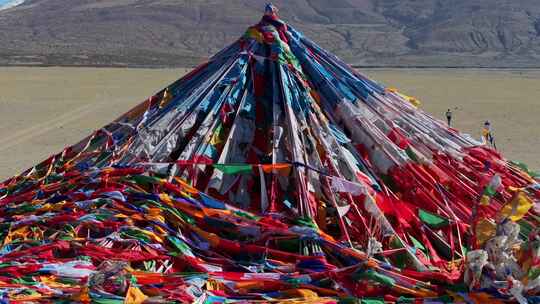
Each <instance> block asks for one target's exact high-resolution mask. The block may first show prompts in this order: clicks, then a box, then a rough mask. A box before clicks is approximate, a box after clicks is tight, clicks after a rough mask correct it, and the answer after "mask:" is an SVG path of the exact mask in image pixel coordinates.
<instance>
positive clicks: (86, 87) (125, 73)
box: [0, 67, 540, 180]
mask: <svg viewBox="0 0 540 304" xmlns="http://www.w3.org/2000/svg"><path fill="white" fill-rule="evenodd" d="M186 72H187V70H186V69H113V68H56V67H53V68H36V67H5V68H0V140H1V141H0V143H1V144H0V180H3V179H5V178H7V177H9V176H12V175H15V174H18V173H20V172H22V171H23V170H25V169H27V168H29V167H31V166H32V165H34V164H37V163H38V162H40V161H41V160H43V159H45V158H46V157H47V156H49V155H50V154H52V153H56V152H59V151H61V150H62V149H63V147H65V146H67V145H71V144H74V143H76V142H78V141H79V140H81V139H82V138H84V137H86V136H87V135H89V134H90V133H91V132H92V131H93V130H96V129H99V128H100V127H101V126H103V125H105V124H106V123H108V122H110V121H112V120H113V119H115V118H116V117H118V116H119V115H121V114H122V113H124V112H126V111H127V110H129V109H130V108H131V107H133V106H135V105H137V104H138V103H139V102H141V101H143V100H144V99H146V97H147V96H150V95H151V94H153V93H155V92H156V91H158V90H159V89H161V88H163V87H165V86H167V85H168V84H170V83H171V82H173V81H174V80H176V79H178V78H180V77H181V76H182V75H184V74H185V73H186ZM361 72H362V73H364V74H366V75H368V76H370V77H371V78H373V79H375V80H377V81H379V82H381V83H383V84H385V85H387V86H391V87H396V88H398V89H399V90H400V91H401V92H402V93H404V94H407V95H411V96H415V97H417V98H418V99H420V100H421V102H422V106H421V108H422V109H423V110H424V111H426V112H428V113H431V114H433V115H434V116H435V117H438V118H440V119H444V112H446V110H447V109H448V108H450V109H451V110H452V111H453V112H454V122H455V127H456V128H458V129H460V130H461V131H463V132H466V133H469V134H471V135H473V136H474V137H477V138H479V137H480V131H481V128H482V125H483V122H484V121H485V120H490V121H491V122H492V125H493V129H494V135H495V137H496V141H497V146H498V148H499V149H500V150H501V151H502V152H503V154H504V155H505V156H506V157H507V158H509V159H512V160H519V161H523V162H525V163H527V164H529V166H530V167H531V168H533V169H540V153H539V152H538V151H539V150H540V121H539V118H540V70H485V69H478V70H476V69H367V70H361Z"/></svg>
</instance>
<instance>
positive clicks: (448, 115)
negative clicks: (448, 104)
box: [446, 109, 452, 127]
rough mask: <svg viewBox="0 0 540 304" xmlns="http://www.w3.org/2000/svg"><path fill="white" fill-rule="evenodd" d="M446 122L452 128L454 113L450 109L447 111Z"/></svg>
mask: <svg viewBox="0 0 540 304" xmlns="http://www.w3.org/2000/svg"><path fill="white" fill-rule="evenodd" d="M446 120H447V121H448V126H449V127H450V126H451V125H452V111H450V109H448V111H446Z"/></svg>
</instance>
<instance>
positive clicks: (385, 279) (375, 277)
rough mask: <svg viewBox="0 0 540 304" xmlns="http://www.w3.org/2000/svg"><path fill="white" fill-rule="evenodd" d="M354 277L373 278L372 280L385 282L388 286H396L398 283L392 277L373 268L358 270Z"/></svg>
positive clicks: (380, 282)
mask: <svg viewBox="0 0 540 304" xmlns="http://www.w3.org/2000/svg"><path fill="white" fill-rule="evenodd" d="M354 278H355V279H368V280H371V281H374V282H377V283H379V284H383V285H386V286H390V287H392V286H394V285H395V283H396V281H395V280H394V279H392V278H391V277H389V276H386V275H384V274H380V273H378V272H376V271H374V270H373V269H368V270H365V271H360V272H357V273H356V274H355V275H354Z"/></svg>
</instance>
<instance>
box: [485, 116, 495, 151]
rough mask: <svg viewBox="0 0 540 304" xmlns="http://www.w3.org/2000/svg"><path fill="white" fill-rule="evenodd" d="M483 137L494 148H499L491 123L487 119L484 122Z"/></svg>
mask: <svg viewBox="0 0 540 304" xmlns="http://www.w3.org/2000/svg"><path fill="white" fill-rule="evenodd" d="M482 137H483V139H484V142H485V143H486V144H489V145H490V146H491V147H492V148H495V149H497V145H496V144H495V138H494V137H493V133H492V131H491V123H490V122H489V120H486V122H484V129H482Z"/></svg>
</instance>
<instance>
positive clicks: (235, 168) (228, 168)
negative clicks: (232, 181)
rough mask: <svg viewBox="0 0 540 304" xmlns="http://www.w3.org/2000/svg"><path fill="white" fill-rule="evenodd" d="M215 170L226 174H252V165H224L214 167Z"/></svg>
mask: <svg viewBox="0 0 540 304" xmlns="http://www.w3.org/2000/svg"><path fill="white" fill-rule="evenodd" d="M213 166H214V168H215V169H217V170H219V171H221V172H223V173H225V174H242V173H250V172H252V171H253V170H252V166H251V165H222V164H215V165H213Z"/></svg>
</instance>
